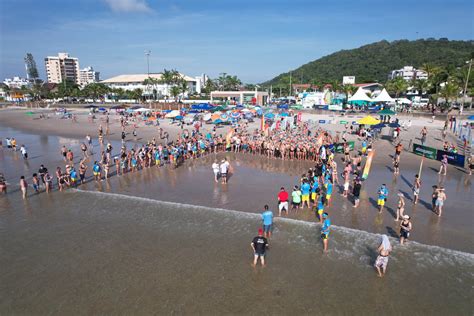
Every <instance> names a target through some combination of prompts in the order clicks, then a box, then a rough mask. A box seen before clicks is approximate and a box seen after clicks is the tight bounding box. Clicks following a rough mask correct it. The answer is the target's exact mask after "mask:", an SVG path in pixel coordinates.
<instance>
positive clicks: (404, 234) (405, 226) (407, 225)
mask: <svg viewBox="0 0 474 316" xmlns="http://www.w3.org/2000/svg"><path fill="white" fill-rule="evenodd" d="M411 228H412V225H411V222H410V216H408V215H403V220H402V222H401V224H400V245H403V243H404V242H405V240H407V239H408V237H410V231H411Z"/></svg>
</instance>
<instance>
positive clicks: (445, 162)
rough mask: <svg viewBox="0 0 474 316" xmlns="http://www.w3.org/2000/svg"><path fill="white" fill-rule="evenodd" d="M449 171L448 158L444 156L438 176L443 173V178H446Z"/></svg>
mask: <svg viewBox="0 0 474 316" xmlns="http://www.w3.org/2000/svg"><path fill="white" fill-rule="evenodd" d="M447 170H448V156H447V155H443V159H441V166H440V167H439V172H438V174H441V172H443V176H445V175H446V171H447Z"/></svg>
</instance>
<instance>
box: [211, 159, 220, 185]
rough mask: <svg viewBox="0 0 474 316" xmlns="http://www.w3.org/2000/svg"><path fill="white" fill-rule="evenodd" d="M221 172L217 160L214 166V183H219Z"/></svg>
mask: <svg viewBox="0 0 474 316" xmlns="http://www.w3.org/2000/svg"><path fill="white" fill-rule="evenodd" d="M219 170H220V168H219V164H218V163H217V160H215V161H214V163H213V164H212V171H213V172H214V181H215V182H216V183H217V182H219Z"/></svg>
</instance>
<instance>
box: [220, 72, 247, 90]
mask: <svg viewBox="0 0 474 316" xmlns="http://www.w3.org/2000/svg"><path fill="white" fill-rule="evenodd" d="M216 81H217V84H218V86H219V90H221V91H222V90H225V91H238V90H239V88H240V86H241V85H242V81H240V79H239V78H237V76H231V75H228V74H226V73H223V74H222V75H221V76H220V77H219V78H217V79H216Z"/></svg>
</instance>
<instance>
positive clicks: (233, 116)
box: [230, 112, 240, 119]
mask: <svg viewBox="0 0 474 316" xmlns="http://www.w3.org/2000/svg"><path fill="white" fill-rule="evenodd" d="M230 117H232V118H234V119H238V118H240V113H239V112H232V113H231V114H230Z"/></svg>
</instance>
